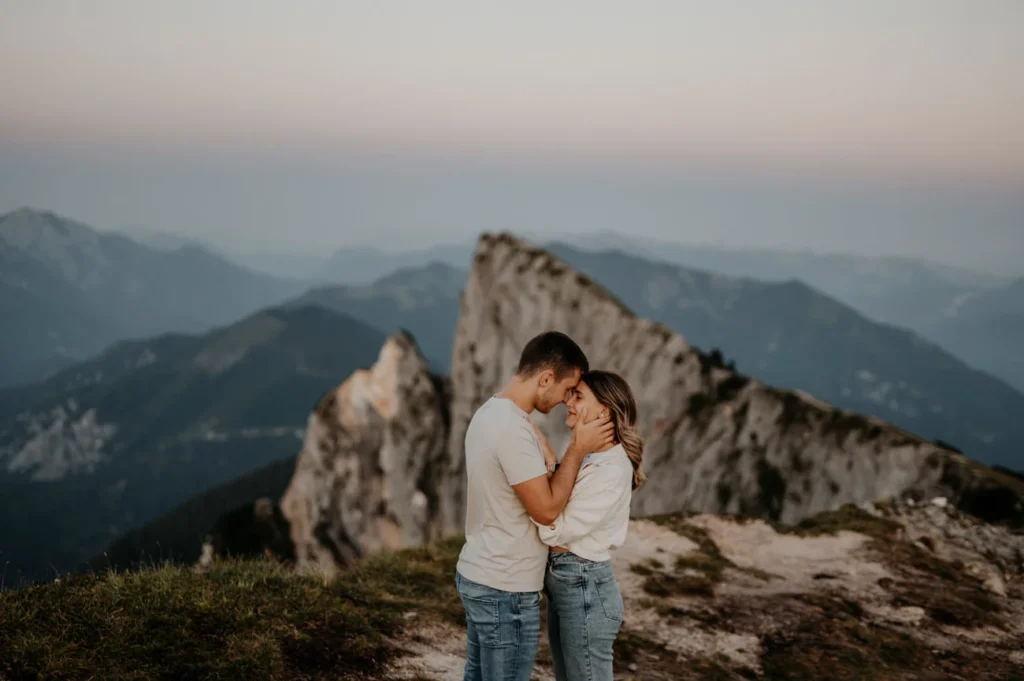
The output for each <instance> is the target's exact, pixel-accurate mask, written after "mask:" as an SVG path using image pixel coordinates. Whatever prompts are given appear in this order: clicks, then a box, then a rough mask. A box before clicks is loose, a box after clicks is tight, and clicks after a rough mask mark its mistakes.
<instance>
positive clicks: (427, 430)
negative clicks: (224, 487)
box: [281, 332, 447, 574]
mask: <svg viewBox="0 0 1024 681" xmlns="http://www.w3.org/2000/svg"><path fill="white" fill-rule="evenodd" d="M445 409H446V399H445V397H444V391H443V389H442V387H441V382H440V381H439V380H438V379H436V378H435V377H433V376H432V375H431V374H430V372H429V370H428V367H427V364H426V361H425V360H424V359H423V357H422V355H421V354H420V352H419V350H418V349H417V348H416V345H415V342H414V341H413V339H412V337H411V336H409V335H408V334H406V333H404V332H400V333H398V334H395V335H394V336H391V337H390V338H388V340H387V341H386V342H385V343H384V346H383V347H382V348H381V351H380V355H379V356H378V358H377V361H376V362H375V363H374V364H373V366H372V367H370V368H369V369H363V370H359V371H356V372H355V373H353V374H352V375H351V376H350V377H349V378H348V379H347V380H346V381H345V382H344V383H342V384H341V385H340V386H339V387H338V388H337V389H336V390H333V391H331V392H330V393H328V394H327V395H325V396H324V397H323V398H322V399H321V400H320V403H319V405H318V406H317V408H316V411H315V412H314V413H313V414H312V415H311V416H310V419H309V423H308V426H307V430H306V439H305V442H304V444H303V447H302V451H301V452H300V454H299V458H298V462H297V464H296V469H295V474H294V476H293V478H292V481H291V484H290V485H289V487H288V489H287V491H286V492H285V494H284V497H283V498H282V500H281V509H282V512H283V514H284V517H285V518H286V519H287V520H288V522H289V523H290V526H291V538H292V541H293V543H294V544H295V554H296V560H297V562H298V565H299V567H300V568H307V569H309V568H316V569H319V570H322V571H324V572H326V573H328V574H333V572H334V571H335V570H336V568H337V566H339V565H345V564H348V563H349V562H351V561H352V560H354V559H355V558H358V557H359V556H361V555H363V554H364V553H368V552H370V553H372V552H375V551H378V550H380V549H383V548H403V547H409V546H419V545H422V544H423V543H424V542H426V541H427V540H428V539H430V538H431V531H432V530H431V528H432V519H433V517H435V515H436V512H437V511H436V506H437V501H436V492H435V490H436V486H435V482H434V480H433V479H432V471H433V470H436V466H435V462H436V460H437V459H438V458H439V457H440V455H441V452H442V451H443V449H444V446H445V441H446V437H447V427H446V424H447V417H446V414H445Z"/></svg>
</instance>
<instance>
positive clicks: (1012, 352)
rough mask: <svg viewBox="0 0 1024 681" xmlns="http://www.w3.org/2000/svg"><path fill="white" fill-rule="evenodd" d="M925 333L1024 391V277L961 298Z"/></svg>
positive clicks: (977, 365) (972, 362) (975, 364)
mask: <svg viewBox="0 0 1024 681" xmlns="http://www.w3.org/2000/svg"><path fill="white" fill-rule="evenodd" d="M925 332H926V333H927V334H928V336H929V337H931V338H934V339H936V341H938V342H939V343H940V344H941V345H942V346H943V347H945V348H948V349H949V350H950V351H952V352H954V353H956V354H957V355H959V356H961V357H963V358H964V359H966V360H967V361H968V362H970V363H971V364H973V365H974V366H976V367H978V368H980V369H983V370H985V371H988V372H990V373H992V374H995V375H997V376H1001V377H1003V378H1005V379H1006V380H1007V381H1009V382H1010V383H1011V384H1013V385H1014V386H1015V387H1017V388H1018V389H1020V390H1024V277H1022V278H1020V279H1017V280H1016V281H1014V282H1011V283H1010V284H1009V285H1007V286H1004V287H1001V288H996V289H990V290H986V291H979V292H975V293H972V294H965V295H963V296H960V297H959V298H957V299H956V300H955V301H954V302H953V303H952V304H951V305H949V306H948V307H947V308H946V309H945V310H944V311H943V314H942V316H941V317H940V318H939V319H937V320H935V322H934V323H932V324H931V325H930V326H928V327H927V328H926V330H925Z"/></svg>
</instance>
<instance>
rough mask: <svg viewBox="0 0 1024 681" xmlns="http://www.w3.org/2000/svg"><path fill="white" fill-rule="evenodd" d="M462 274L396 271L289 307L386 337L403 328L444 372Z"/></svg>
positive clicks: (321, 291) (441, 267)
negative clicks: (332, 314)
mask: <svg viewBox="0 0 1024 681" xmlns="http://www.w3.org/2000/svg"><path fill="white" fill-rule="evenodd" d="M466 274H467V271H466V270H464V269H460V268H457V267H453V266H451V265H449V264H445V263H442V262H433V263H429V264H427V265H424V266H420V267H414V268H408V269H402V270H398V271H397V272H393V273H392V274H389V275H388V276H386V277H383V278H382V279H379V280H377V281H375V282H373V283H372V284H368V285H364V286H325V287H321V288H316V289H313V290H312V291H309V292H308V293H305V294H304V295H302V296H300V297H299V298H297V299H296V300H295V301H293V302H292V303H290V304H293V305H308V304H314V305H320V306H322V307H326V308H328V309H331V310H337V311H339V312H344V313H346V314H349V315H351V316H353V317H355V318H357V319H360V320H362V321H364V322H366V323H368V324H370V325H371V326H374V327H376V328H378V329H380V330H381V331H383V332H384V333H385V334H392V333H394V332H395V331H397V330H399V329H405V330H406V331H408V332H410V333H411V334H412V335H413V336H415V337H416V344H417V345H418V346H419V348H420V351H421V352H423V354H424V356H426V357H427V359H428V360H430V362H431V364H432V366H433V367H434V369H435V370H436V371H440V372H447V371H448V367H449V365H450V363H451V352H452V341H453V339H454V335H455V325H456V324H457V323H458V321H459V296H460V295H461V293H462V287H463V286H464V285H465V283H466Z"/></svg>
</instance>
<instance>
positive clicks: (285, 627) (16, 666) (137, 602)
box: [0, 541, 461, 681]
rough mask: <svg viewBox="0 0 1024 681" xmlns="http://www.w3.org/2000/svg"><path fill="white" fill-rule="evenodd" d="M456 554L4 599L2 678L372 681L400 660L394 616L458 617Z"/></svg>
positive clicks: (174, 577) (131, 578) (151, 580)
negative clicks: (312, 572)
mask: <svg viewBox="0 0 1024 681" xmlns="http://www.w3.org/2000/svg"><path fill="white" fill-rule="evenodd" d="M460 546H461V541H449V542H445V543H442V544H440V545H438V546H436V547H431V548H426V549H419V550H413V551H403V552H398V553H393V554H386V555H381V556H376V557H372V558H368V559H367V560H365V561H363V562H361V563H360V564H359V565H358V566H356V567H354V568H352V569H350V570H346V571H344V572H342V573H341V574H340V576H339V577H338V578H337V579H335V580H334V581H333V582H331V583H325V581H324V580H322V579H319V578H316V577H310V576H299V575H296V574H294V573H293V572H291V571H289V570H288V569H286V568H284V567H282V566H280V565H278V564H276V563H273V562H269V561H222V562H218V563H216V564H215V565H214V566H213V568H212V569H211V570H210V571H209V572H208V573H205V574H199V573H196V572H194V571H192V570H190V569H188V568H184V567H175V566H164V567H154V568H150V569H144V570H139V571H133V572H126V573H114V572H110V573H107V574H104V575H85V576H80V577H74V578H69V579H66V580H63V581H60V582H54V583H47V584H41V585H37V586H34V587H30V588H26V589H21V590H16V591H5V592H3V593H0V678H3V679H5V680H6V681H28V680H29V679H33V680H34V679H47V680H50V679H53V680H54V681H62V680H65V679H68V680H70V679H100V678H102V679H109V680H110V681H128V680H132V681H136V680H138V681H142V680H149V679H161V680H162V679H196V680H198V679H247V680H253V681H259V680H262V679H267V680H269V679H285V680H296V681H297V680H300V679H301V680H307V679H331V680H338V679H372V678H380V676H381V675H382V674H383V673H384V671H385V669H386V664H387V663H388V662H389V661H390V660H391V659H392V658H393V657H394V656H395V655H397V654H401V653H400V651H396V650H395V648H394V646H393V645H392V644H391V643H390V642H389V640H388V638H389V637H390V636H393V635H394V634H396V633H398V632H399V631H400V629H401V627H402V626H403V623H404V618H403V617H402V615H403V613H405V612H408V611H409V610H416V611H418V612H419V613H420V614H421V616H422V617H429V618H438V619H443V620H448V621H451V620H452V619H455V618H456V608H457V607H458V597H457V595H456V594H455V588H454V583H453V582H454V580H453V575H454V569H455V561H456V559H457V554H458V549H459V547H460ZM458 612H459V613H460V614H461V609H459V610H458ZM460 621H461V620H460Z"/></svg>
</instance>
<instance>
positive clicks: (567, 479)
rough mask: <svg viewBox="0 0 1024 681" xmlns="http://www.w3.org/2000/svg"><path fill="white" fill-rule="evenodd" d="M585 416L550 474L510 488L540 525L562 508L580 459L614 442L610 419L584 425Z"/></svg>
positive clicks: (581, 461)
mask: <svg viewBox="0 0 1024 681" xmlns="http://www.w3.org/2000/svg"><path fill="white" fill-rule="evenodd" d="M585 416H586V412H585V410H584V411H583V412H581V414H580V418H579V420H578V421H577V425H576V428H574V429H573V433H572V441H571V442H570V443H569V448H568V449H567V450H566V452H565V456H563V457H562V463H561V465H560V466H559V467H558V470H557V471H555V474H554V475H552V476H550V477H549V476H548V475H539V476H537V477H535V478H532V479H530V480H526V481H525V482H521V483H519V484H518V485H513V486H512V489H514V490H515V492H516V495H517V496H518V497H519V500H520V501H521V502H522V503H523V506H524V507H525V508H526V512H527V513H529V514H530V517H531V518H533V519H534V520H535V521H536V522H538V523H540V524H541V525H550V524H551V523H553V522H555V519H556V518H558V514H560V513H561V512H562V509H563V508H565V504H566V503H567V502H568V501H569V495H570V494H571V493H572V488H573V485H575V484H576V475H577V473H579V471H580V464H582V463H583V457H584V456H586V455H587V454H589V453H591V452H595V451H598V450H599V449H603V448H604V447H605V446H607V445H609V444H611V443H612V441H613V440H614V437H615V424H613V423H612V422H611V420H610V419H608V418H604V419H595V420H593V421H591V422H590V423H586V424H584V423H583V420H584V418H585Z"/></svg>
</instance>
